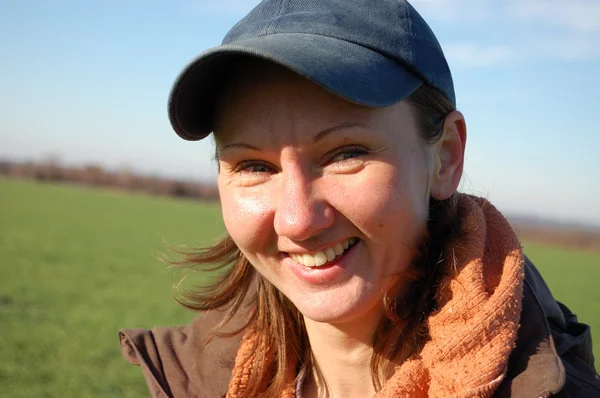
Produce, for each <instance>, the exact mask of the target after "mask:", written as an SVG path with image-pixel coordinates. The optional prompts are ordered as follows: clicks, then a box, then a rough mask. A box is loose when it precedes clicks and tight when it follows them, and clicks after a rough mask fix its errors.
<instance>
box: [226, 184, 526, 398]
mask: <svg viewBox="0 0 600 398" xmlns="http://www.w3.org/2000/svg"><path fill="white" fill-rule="evenodd" d="M459 215H460V217H461V221H462V228H463V233H462V234H461V236H460V237H459V238H458V239H457V240H455V241H453V242H452V243H451V244H449V245H447V246H446V247H445V253H453V254H454V259H455V261H453V262H450V261H445V262H444V263H442V264H441V265H440V266H443V267H445V271H446V272H445V276H444V277H443V278H442V280H441V283H440V285H439V286H440V287H439V290H438V294H437V295H436V300H437V302H436V304H437V306H436V310H435V311H434V312H433V313H432V314H431V315H430V316H429V318H428V320H427V326H428V331H429V338H428V339H427V340H426V341H425V343H424V344H423V346H422V348H421V349H420V350H417V351H416V353H415V354H413V355H412V356H411V357H409V358H408V359H407V360H406V361H404V362H403V363H402V364H401V365H399V366H397V367H396V369H395V372H394V374H393V376H392V377H391V378H390V379H389V380H388V381H387V382H386V383H385V385H384V386H383V388H382V389H381V390H380V391H379V392H377V394H376V395H375V397H376V398H383V397H411V398H421V397H440V398H441V397H465V398H466V397H491V396H492V394H493V393H494V391H495V390H496V389H497V388H498V386H499V385H500V383H501V382H502V380H503V379H504V376H505V374H506V370H507V364H508V357H509V355H510V353H511V351H512V350H513V348H514V346H515V341H516V338H517V330H518V328H519V318H520V313H521V299H522V296H523V278H524V268H523V253H522V250H521V247H520V244H519V241H518V239H517V237H516V235H515V233H514V232H513V230H512V228H511V227H510V225H509V223H508V221H507V220H506V219H505V218H504V217H503V216H502V214H500V212H499V211H498V210H496V208H495V207H494V206H492V205H491V204H490V203H489V202H488V201H487V200H485V199H481V198H477V197H474V196H469V195H465V194H461V195H460V196H459ZM256 339H257V331H256V330H254V329H252V328H251V329H250V330H249V331H248V332H247V333H246V334H245V335H244V337H243V339H242V344H241V346H240V348H239V350H238V353H237V356H236V360H235V365H234V368H233V372H232V379H231V382H230V384H229V391H228V393H227V397H228V398H242V397H247V396H248V395H247V394H246V390H247V384H248V380H249V378H250V376H251V374H252V372H254V371H256V370H255V369H254V363H255V361H254V360H255V358H256V355H261V357H262V359H263V360H262V361H261V362H260V363H261V366H268V364H269V363H271V361H272V360H273V359H274V355H273V353H272V352H271V350H269V348H268V347H260V348H259V349H258V350H256V349H254V347H255V342H256ZM290 369H291V371H292V372H290V374H288V375H287V380H288V383H287V385H286V387H285V389H284V391H283V393H282V394H281V397H282V398H293V397H295V394H296V391H295V385H294V383H295V378H296V374H295V373H293V371H294V370H295V367H290ZM267 385H268V380H264V384H263V386H262V388H266V387H267ZM263 391H264V390H263Z"/></svg>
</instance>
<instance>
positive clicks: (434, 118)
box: [172, 84, 461, 397]
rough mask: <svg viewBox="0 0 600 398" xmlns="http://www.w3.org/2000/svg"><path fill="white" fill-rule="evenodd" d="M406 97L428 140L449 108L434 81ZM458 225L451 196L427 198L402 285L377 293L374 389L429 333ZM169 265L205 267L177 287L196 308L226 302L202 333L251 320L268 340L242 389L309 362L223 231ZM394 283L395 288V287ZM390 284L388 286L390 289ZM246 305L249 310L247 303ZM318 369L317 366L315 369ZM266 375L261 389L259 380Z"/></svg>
mask: <svg viewBox="0 0 600 398" xmlns="http://www.w3.org/2000/svg"><path fill="white" fill-rule="evenodd" d="M407 101H408V103H409V104H411V105H412V108H413V110H414V116H415V120H416V123H417V129H418V132H419V134H420V135H421V137H422V139H423V140H424V142H425V143H428V144H432V143H435V142H436V141H437V140H438V139H439V138H440V137H441V135H442V131H443V126H444V121H445V118H446V116H447V115H448V114H449V113H450V112H452V111H453V110H454V109H455V108H454V106H453V105H452V103H451V102H450V101H448V99H447V98H446V97H444V95H443V94H441V93H440V92H439V91H438V90H436V89H435V88H433V87H431V86H429V85H427V84H423V85H422V86H421V87H420V88H418V89H417V90H416V91H415V92H414V93H413V94H411V95H410V96H409V97H408V98H407ZM460 233H461V227H460V220H459V217H458V215H457V196H456V194H454V195H452V196H451V197H450V198H448V199H446V200H442V201H439V200H435V199H433V198H430V202H429V218H428V221H427V229H426V232H425V234H424V237H423V241H422V242H421V244H420V249H419V251H418V254H417V256H416V257H415V259H414V260H413V262H412V264H411V267H410V268H409V270H408V272H406V273H405V274H404V275H403V276H402V281H401V283H400V282H399V283H398V284H397V286H400V284H401V285H402V289H398V288H397V289H395V291H396V292H395V293H393V294H390V295H386V296H384V297H383V298H382V300H383V304H384V308H385V316H384V317H383V319H382V320H381V321H380V323H379V325H378V328H377V330H376V332H375V335H374V337H373V356H372V359H371V371H372V379H373V385H374V387H375V389H376V390H379V389H381V387H382V385H383V383H384V382H385V380H386V375H388V374H389V372H390V371H391V370H392V364H393V362H394V361H398V360H400V361H401V360H404V359H406V358H408V357H409V356H410V355H411V354H413V353H414V352H415V351H417V350H419V349H420V347H422V344H423V343H424V341H425V340H426V339H427V337H428V331H427V327H426V320H427V318H428V316H429V315H430V314H431V313H432V311H434V310H435V296H436V291H437V290H438V289H437V287H438V285H439V282H440V280H441V278H442V276H443V269H444V267H442V266H440V264H441V263H442V262H444V261H453V259H448V258H446V256H448V255H451V253H444V245H445V243H446V242H448V241H450V240H452V239H453V238H454V237H456V236H458V235H459V234H460ZM179 254H181V255H182V257H181V259H180V260H178V261H174V262H172V263H173V264H175V265H178V266H182V267H185V268H191V269H194V270H200V271H210V272H211V273H212V274H211V275H213V279H212V280H211V281H210V282H209V283H207V284H205V285H203V286H201V287H196V288H194V289H189V290H183V291H180V292H179V297H178V298H177V300H178V301H179V302H180V303H181V304H182V305H184V306H185V307H187V308H190V309H192V310H195V311H210V310H214V309H227V311H226V312H225V314H226V315H225V316H224V317H223V319H222V320H221V322H219V323H218V324H217V325H216V326H215V327H214V328H213V330H212V333H211V336H210V337H209V339H208V340H207V341H206V343H205V344H208V343H209V342H210V341H211V340H213V339H214V338H219V337H232V336H235V335H238V334H240V333H243V332H245V331H247V330H248V329H250V328H252V327H254V328H256V330H258V331H261V333H259V335H258V340H257V341H256V348H257V349H258V348H259V347H270V349H271V350H272V352H273V353H274V360H273V361H272V362H271V364H270V367H269V368H268V369H263V368H262V367H260V366H258V365H259V364H260V363H261V361H262V360H263V358H259V356H257V358H256V359H255V360H256V363H255V368H256V369H259V371H258V372H254V373H253V374H252V376H251V379H250V380H249V383H248V386H249V390H250V391H249V394H250V395H251V396H255V395H257V394H258V393H260V396H264V397H275V396H279V395H280V393H281V391H282V390H283V388H284V387H285V383H286V381H287V380H286V375H288V374H289V371H290V369H289V366H290V363H298V364H299V365H298V366H299V367H300V370H304V371H305V372H307V371H311V370H313V367H314V366H315V364H314V363H313V359H312V353H311V350H310V344H309V340H308V336H307V333H306V329H305V325H304V319H303V316H302V314H301V313H300V311H298V309H297V308H296V307H295V305H294V304H293V303H292V302H291V301H290V300H288V298H287V297H285V296H284V295H283V294H282V293H281V292H280V291H279V290H277V289H276V288H275V287H274V286H273V285H272V284H271V283H270V282H269V281H268V280H267V279H265V278H264V277H263V276H262V275H260V274H259V273H258V272H256V271H255V269H254V267H253V266H252V265H251V264H250V262H249V261H248V260H247V259H246V258H245V257H244V255H243V254H242V252H241V251H240V249H239V248H238V247H237V246H236V244H235V243H234V241H233V240H232V238H231V237H230V236H229V235H225V236H224V237H223V238H222V239H220V240H219V241H217V242H216V243H214V244H213V245H210V246H207V247H201V248H197V249H192V250H186V251H180V252H179ZM398 291H399V292H398ZM392 292H394V290H392ZM248 308H249V311H248ZM240 312H242V313H246V312H247V314H248V315H247V320H246V322H244V323H243V325H242V326H240V327H238V328H236V329H235V330H229V331H225V326H226V325H227V324H228V323H229V322H230V321H231V320H232V319H233V318H234V316H235V315H236V314H238V313H240ZM290 359H294V360H295V361H290ZM315 370H316V371H317V374H319V372H318V369H315ZM266 377H268V378H270V382H269V383H268V387H266V390H265V391H261V390H260V389H261V388H264V387H261V386H264V383H263V380H264V379H265V378H266Z"/></svg>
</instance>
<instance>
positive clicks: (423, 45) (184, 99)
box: [121, 0, 600, 397]
mask: <svg viewBox="0 0 600 398" xmlns="http://www.w3.org/2000/svg"><path fill="white" fill-rule="evenodd" d="M169 112H170V113H169V114H170V119H171V123H172V125H173V128H174V129H175V131H176V132H177V133H178V134H179V135H180V136H181V137H183V138H185V139H188V140H197V139H202V138H205V137H206V136H207V135H208V134H209V133H210V132H213V133H214V139H215V142H216V154H217V159H218V163H219V176H218V186H219V193H220V198H221V205H222V212H223V219H224V222H225V226H226V229H227V233H228V235H227V236H226V237H225V238H224V239H223V240H221V241H219V242H217V243H216V244H215V245H213V246H211V247H207V248H201V249H198V250H197V251H194V252H191V253H187V255H186V257H185V258H184V259H183V260H182V261H181V262H180V264H181V265H186V266H191V267H194V268H195V269H198V270H204V271H211V272H214V271H215V270H218V271H219V272H218V273H217V276H216V277H215V278H216V279H215V281H214V282H213V283H212V284H210V285H207V286H205V287H204V288H203V289H201V290H199V291H194V292H188V293H186V294H184V297H183V302H184V304H185V305H187V306H188V307H190V308H193V309H195V310H198V311H202V314H201V315H199V316H198V318H197V319H196V320H195V321H194V322H193V323H192V324H191V325H188V326H185V327H179V328H158V329H153V330H152V331H144V330H124V331H122V332H121V344H122V348H123V352H124V354H125V356H126V357H127V358H128V359H129V360H130V361H131V362H132V363H135V364H141V365H142V368H143V370H144V374H145V376H146V379H147V381H148V385H149V387H150V390H151V391H152V393H153V395H155V396H159V397H164V396H207V397H216V396H222V395H226V396H228V397H254V396H261V397H263V396H264V397H279V396H284V397H326V396H329V397H370V396H373V395H377V396H381V397H384V396H398V397H425V396H434V397H447V396H465V397H467V396H469V397H470V396H477V397H490V396H508V395H513V396H535V397H538V396H550V395H552V394H558V396H568V395H566V394H567V392H568V393H569V394H571V395H572V396H585V394H587V395H588V396H593V395H595V394H596V393H600V388H599V386H598V381H597V380H596V378H595V371H594V368H593V357H592V356H591V342H590V341H589V328H587V327H586V326H585V325H582V324H579V323H577V322H576V318H574V316H573V315H572V314H571V313H570V312H569V311H568V310H567V309H566V307H564V306H562V305H559V304H557V302H555V301H554V299H553V298H552V296H551V294H550V293H549V292H548V290H547V288H546V286H545V284H544V282H543V280H542V279H541V277H540V276H539V274H538V273H537V271H536V270H535V268H534V267H533V265H531V264H530V263H529V262H528V260H527V259H526V258H525V257H524V255H523V253H522V251H521V248H520V245H519V242H518V240H517V238H516V236H515V235H514V233H513V231H512V230H511V228H510V226H509V225H508V223H507V222H506V220H505V219H504V217H502V215H501V214H500V213H498V211H497V210H496V209H495V208H494V207H493V206H492V205H491V204H490V203H489V202H487V201H486V200H484V199H481V198H476V197H472V196H467V195H464V194H460V193H458V192H457V187H458V184H459V182H460V179H461V176H462V170H463V159H464V151H465V143H466V124H465V119H464V117H463V115H462V114H461V113H460V112H459V111H457V110H456V109H455V97H454V89H453V85H452V77H451V74H450V71H449V69H448V66H447V64H446V61H445V59H444V55H443V53H442V50H441V48H440V47H439V45H438V43H437V40H436V39H435V37H434V36H433V33H432V32H431V31H430V30H429V28H428V26H427V25H426V23H425V22H424V21H423V20H422V19H421V18H420V16H419V15H418V14H417V13H416V11H415V10H414V9H413V8H412V7H411V6H410V5H409V4H408V3H406V2H404V1H397V0H393V1H392V0H385V1H383V0H382V1H380V2H377V3H373V2H359V1H357V2H339V1H334V0H319V1H317V0H314V1H313V0H310V1H309V0H302V1H300V0H298V1H294V0H289V1H263V2H262V3H261V4H260V5H259V6H257V8H256V9H255V10H253V11H252V12H251V13H250V14H249V15H248V16H247V17H246V18H245V19H243V20H242V21H240V23H238V24H237V25H236V26H235V27H234V28H233V29H232V31H231V32H230V33H229V34H228V36H227V37H226V38H225V40H224V43H223V45H222V46H219V47H216V48H214V49H211V50H208V51H207V52H205V53H203V54H201V55H200V56H199V57H198V58H197V59H196V60H194V61H193V62H192V63H191V64H190V65H189V66H188V67H187V68H186V69H185V70H184V71H183V72H182V74H181V76H180V77H179V79H178V81H177V82H176V84H175V86H174V88H173V91H172V94H171V100H170V104H169ZM233 358H235V359H234V360H233ZM540 375H544V377H540ZM561 394H562V395H561Z"/></svg>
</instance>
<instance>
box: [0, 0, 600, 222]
mask: <svg viewBox="0 0 600 398" xmlns="http://www.w3.org/2000/svg"><path fill="white" fill-rule="evenodd" d="M256 3H257V2H256V1H252V0H219V1H212V0H211V1H206V0H196V1H191V0H171V1H167V0H164V1H150V0H146V1H141V0H140V1H134V0H129V1H126V0H121V1H116V0H105V1H82V0H78V1H75V0H68V1H67V0H55V1H49V0H47V1H45V0H38V1H28V0H21V1H2V2H0V70H1V73H0V109H2V111H1V112H0V157H9V158H12V159H37V160H40V159H44V158H47V157H49V156H54V157H58V158H59V159H60V160H61V161H62V162H64V163H67V164H68V163H75V164H83V163H97V164H103V165H105V166H107V167H111V168H118V167H128V168H131V169H133V170H136V171H139V172H144V173H155V174H159V175H168V176H177V177H185V178H193V179H202V180H213V179H214V178H215V176H216V168H215V165H214V164H213V161H212V159H211V152H212V146H211V143H210V142H201V143H189V142H184V141H182V140H180V139H178V138H177V137H176V136H175V134H174V133H172V131H171V129H170V126H169V123H168V120H167V114H166V102H167V97H168V93H169V89H170V87H171V84H172V82H173V80H174V78H175V77H176V76H177V74H178V73H179V71H180V70H181V69H182V68H183V66H184V65H185V64H186V63H187V62H188V61H189V60H190V59H191V58H192V57H193V56H194V55H196V54H197V53H199V52H201V51H203V50H205V49H207V48H209V47H212V46H215V45H218V44H219V42H220V41H221V39H222V38H223V36H224V35H225V33H226V32H227V31H228V30H229V28H230V27H231V26H233V24H234V23H235V22H237V20H239V19H240V18H241V17H242V16H243V15H245V13H247V12H248V11H249V10H250V9H251V8H252V7H253V6H254V5H255V4H256ZM412 3H413V5H414V6H415V7H416V8H417V10H419V12H420V13H421V14H422V15H423V17H424V18H425V19H426V20H427V21H428V23H429V24H430V26H431V27H432V29H433V31H434V32H435V33H436V35H437V36H438V39H439V41H440V42H441V44H442V47H443V48H444V51H445V53H446V56H447V58H448V61H449V63H450V67H451V69H452V71H453V76H454V80H455V86H456V93H457V103H458V107H459V109H460V110H461V111H463V113H464V114H465V117H466V120H467V127H468V142H467V156H466V166H465V178H464V180H463V184H462V190H464V191H467V192H471V193H475V194H478V195H481V196H485V197H487V198H489V199H490V200H491V201H492V202H493V203H495V204H496V205H497V206H498V207H499V208H500V209H501V210H504V211H506V212H508V213H513V214H515V213H516V214H525V215H531V216H534V217H543V218H549V219H553V220H563V221H575V222H582V223H586V224H595V225H600V199H599V198H600V177H598V173H599V172H600V156H598V151H599V147H600V145H599V144H600V138H599V137H600V127H599V126H600V123H599V122H598V116H599V115H600V1H598V0H526V1H524V0H497V1H492V0H415V1H413V2H412Z"/></svg>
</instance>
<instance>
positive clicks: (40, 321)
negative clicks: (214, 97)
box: [0, 180, 223, 398]
mask: <svg viewBox="0 0 600 398" xmlns="http://www.w3.org/2000/svg"><path fill="white" fill-rule="evenodd" d="M0 204H1V206H0V220H1V221H0V225H1V226H0V258H1V259H2V260H1V263H0V275H1V276H0V385H1V386H2V395H3V396H9V397H28V398H29V397H115V396H124V397H142V396H147V395H148V392H147V389H146V387H145V384H144V381H143V377H142V374H141V372H140V369H139V368H138V367H134V366H130V365H128V364H126V362H125V361H124V359H123V357H122V356H121V353H120V350H119V344H118V338H117V331H118V329H119V328H124V327H151V326H153V325H157V324H158V325H170V324H181V323H185V322H188V321H189V320H190V319H191V318H192V317H193V314H192V313H190V312H189V311H186V310H184V309H183V308H182V307H181V306H179V305H178V304H177V303H176V302H175V301H174V300H173V299H172V294H171V287H172V285H173V283H175V282H177V281H178V280H179V276H180V275H179V274H178V273H177V272H176V271H174V270H172V269H167V267H165V265H164V264H162V263H160V262H158V261H157V260H156V259H155V258H154V257H153V255H154V254H156V253H161V252H163V253H164V252H165V251H166V250H165V246H164V241H163V239H164V240H166V241H167V242H169V243H172V244H179V243H185V244H194V243H195V244H198V243H206V242H208V241H210V240H211V239H213V238H214V237H215V236H216V235H218V234H219V233H220V231H222V230H223V227H222V223H221V221H220V215H219V211H218V206H217V205H207V204H198V203H192V202H185V201H173V200H167V199H160V198H153V197H145V196H139V195H123V194H120V193H118V192H117V193H115V192H110V191H100V190H90V189H84V188H80V187H70V186H55V185H42V184H36V183H32V182H20V181H9V180H0Z"/></svg>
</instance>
